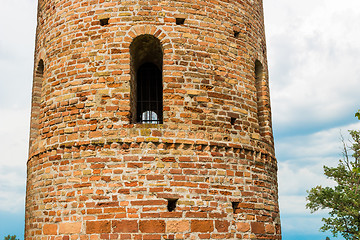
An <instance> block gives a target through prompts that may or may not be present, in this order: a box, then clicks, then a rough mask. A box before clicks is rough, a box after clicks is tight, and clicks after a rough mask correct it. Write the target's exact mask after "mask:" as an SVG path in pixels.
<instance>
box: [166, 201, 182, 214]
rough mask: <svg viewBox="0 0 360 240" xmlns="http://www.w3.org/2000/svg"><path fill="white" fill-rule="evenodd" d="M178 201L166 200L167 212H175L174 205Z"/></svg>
mask: <svg viewBox="0 0 360 240" xmlns="http://www.w3.org/2000/svg"><path fill="white" fill-rule="evenodd" d="M178 200H179V199H168V204H167V209H168V211H169V212H173V211H175V208H176V203H177V201H178Z"/></svg>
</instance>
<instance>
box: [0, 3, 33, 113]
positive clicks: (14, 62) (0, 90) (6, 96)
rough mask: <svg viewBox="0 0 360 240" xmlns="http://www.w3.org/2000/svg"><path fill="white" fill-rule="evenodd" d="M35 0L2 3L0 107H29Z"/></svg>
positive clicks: (0, 22) (0, 25)
mask: <svg viewBox="0 0 360 240" xmlns="http://www.w3.org/2000/svg"><path fill="white" fill-rule="evenodd" d="M36 2H37V1H36V0H21V1H2V2H1V8H0V16H1V17H0V18H1V21H0V36H1V37H0V72H1V77H0V108H7V109H11V108H14V107H18V108H23V107H29V106H30V104H29V101H30V97H31V85H32V69H33V57H34V56H33V55H34V42H35V34H34V33H35V27H36Z"/></svg>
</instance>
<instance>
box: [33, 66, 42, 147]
mask: <svg viewBox="0 0 360 240" xmlns="http://www.w3.org/2000/svg"><path fill="white" fill-rule="evenodd" d="M44 69H45V65H44V61H43V60H42V59H40V60H39V62H38V64H37V66H36V68H35V74H34V80H33V89H32V101H31V123H30V145H31V143H32V142H33V141H34V140H35V139H36V138H37V137H38V136H39V115H40V98H41V87H42V83H43V80H44Z"/></svg>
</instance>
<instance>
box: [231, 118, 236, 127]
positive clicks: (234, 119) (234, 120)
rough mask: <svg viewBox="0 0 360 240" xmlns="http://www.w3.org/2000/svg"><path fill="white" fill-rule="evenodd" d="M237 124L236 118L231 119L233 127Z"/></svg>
mask: <svg viewBox="0 0 360 240" xmlns="http://www.w3.org/2000/svg"><path fill="white" fill-rule="evenodd" d="M235 122H236V118H234V117H232V118H230V123H231V125H235Z"/></svg>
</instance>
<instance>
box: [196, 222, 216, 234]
mask: <svg viewBox="0 0 360 240" xmlns="http://www.w3.org/2000/svg"><path fill="white" fill-rule="evenodd" d="M213 230H214V222H213V221H212V220H191V231H192V232H212V231H213Z"/></svg>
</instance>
